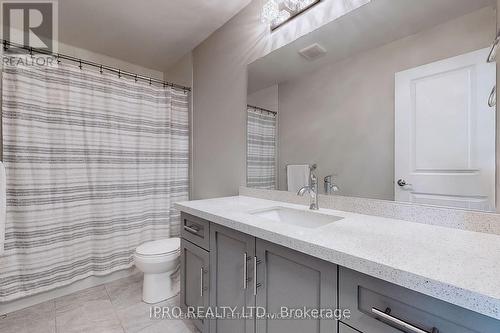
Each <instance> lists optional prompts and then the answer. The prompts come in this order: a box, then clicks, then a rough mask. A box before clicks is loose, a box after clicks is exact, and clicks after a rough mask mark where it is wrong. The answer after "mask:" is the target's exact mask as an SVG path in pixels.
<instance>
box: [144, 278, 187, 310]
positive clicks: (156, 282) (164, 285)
mask: <svg viewBox="0 0 500 333" xmlns="http://www.w3.org/2000/svg"><path fill="white" fill-rule="evenodd" d="M174 287H175V284H174V283H173V281H172V272H165V273H157V274H144V283H143V286H142V300H143V301H144V302H145V303H148V304H154V303H159V302H162V301H164V300H166V299H169V298H171V297H174V296H175V295H177V293H178V292H177V291H176V290H174V289H175V288H174Z"/></svg>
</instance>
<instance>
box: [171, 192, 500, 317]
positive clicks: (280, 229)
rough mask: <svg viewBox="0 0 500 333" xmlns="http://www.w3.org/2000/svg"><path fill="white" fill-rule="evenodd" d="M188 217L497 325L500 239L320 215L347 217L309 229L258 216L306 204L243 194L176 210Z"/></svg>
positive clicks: (345, 214)
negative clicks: (268, 210) (492, 320)
mask: <svg viewBox="0 0 500 333" xmlns="http://www.w3.org/2000/svg"><path fill="white" fill-rule="evenodd" d="M176 207H177V208H178V209H179V210H181V211H183V212H186V213H188V214H191V215H194V216H198V217H200V218H204V219H207V220H210V221H211V222H214V223H217V224H220V225H222V226H225V227H228V228H231V229H235V230H238V231H240V232H243V233H246V234H249V235H252V236H255V237H257V238H260V239H263V240H266V241H269V242H272V243H276V244H279V245H282V246H285V247H287V248H290V249H293V250H296V251H299V252H303V253H305V254H308V255H311V256H314V257H317V258H320V259H323V260H326V261H329V262H332V263H335V264H338V265H340V266H344V267H347V268H350V269H353V270H356V271H358V272H361V273H365V274H368V275H371V276H373V277H376V278H379V279H382V280H386V281H388V282H392V283H395V284H397V285H400V286H402V287H405V288H408V289H411V290H414V291H417V292H420V293H423V294H426V295H429V296H432V297H435V298H438V299H441V300H443V301H446V302H449V303H452V304H455V305H458V306H460V307H463V308H466V309H469V310H472V311H476V312H478V313H481V314H484V315H486V316H489V317H493V318H495V319H499V320H500V236H499V235H493V234H486V233H478V232H471V231H464V230H458V229H451V228H444V227H439V226H434V225H427V224H420V223H413V222H407V221H403V220H396V219H389V218H383V217H376V216H369V215H361V214H355V213H349V212H343V211H337V210H330V209H320V211H319V212H321V213H323V214H331V215H335V216H339V217H343V218H344V219H342V220H340V221H336V222H334V223H331V224H328V225H326V226H323V227H319V228H315V229H310V228H303V227H298V226H291V225H286V224H281V223H278V222H274V221H270V220H268V219H264V218H260V217H256V216H254V215H251V214H250V213H249V212H251V211H254V210H258V209H265V208H271V207H290V208H296V209H303V210H307V207H305V206H302V205H294V204H288V203H284V202H277V201H270V200H264V199H257V198H251V197H244V196H236V197H227V198H217V199H208V200H197V201H189V202H182V203H178V204H176Z"/></svg>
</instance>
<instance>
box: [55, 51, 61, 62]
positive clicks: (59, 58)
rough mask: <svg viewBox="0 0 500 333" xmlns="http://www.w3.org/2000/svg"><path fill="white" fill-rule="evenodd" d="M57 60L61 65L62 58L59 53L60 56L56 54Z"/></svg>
mask: <svg viewBox="0 0 500 333" xmlns="http://www.w3.org/2000/svg"><path fill="white" fill-rule="evenodd" d="M56 60H57V63H58V64H60V63H61V57H60V55H59V53H58V54H56Z"/></svg>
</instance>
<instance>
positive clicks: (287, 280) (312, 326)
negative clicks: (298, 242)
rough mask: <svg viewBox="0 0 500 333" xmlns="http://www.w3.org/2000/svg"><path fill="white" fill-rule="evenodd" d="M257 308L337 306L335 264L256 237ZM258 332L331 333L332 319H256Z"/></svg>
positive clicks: (277, 310)
mask: <svg viewBox="0 0 500 333" xmlns="http://www.w3.org/2000/svg"><path fill="white" fill-rule="evenodd" d="M256 255H257V259H258V261H257V262H258V264H257V282H258V286H259V287H258V289H257V298H256V300H257V307H263V308H265V309H266V312H267V314H269V315H271V316H272V315H274V314H279V313H280V310H281V307H286V308H288V309H303V308H304V307H305V308H307V309H318V310H321V309H331V310H332V311H333V310H335V309H336V308H337V266H336V265H334V264H331V263H327V262H324V261H322V260H320V259H316V258H312V257H310V256H307V255H305V254H302V253H299V252H296V251H292V250H290V249H287V248H284V247H281V246H279V245H275V244H272V243H269V242H265V241H262V240H259V239H257V243H256ZM259 262H260V263H259ZM256 332H257V333H303V332H318V333H334V332H337V322H336V321H335V320H334V319H322V320H321V319H303V320H302V319H279V320H276V319H274V320H273V319H269V318H267V317H266V318H264V319H260V318H257V320H256Z"/></svg>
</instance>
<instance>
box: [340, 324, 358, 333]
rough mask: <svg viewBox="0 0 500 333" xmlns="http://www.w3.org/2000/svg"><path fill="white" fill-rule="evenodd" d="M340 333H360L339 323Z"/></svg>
mask: <svg viewBox="0 0 500 333" xmlns="http://www.w3.org/2000/svg"><path fill="white" fill-rule="evenodd" d="M339 333H360V332H359V331H356V330H355V329H354V328H351V327H349V326H347V325H344V324H343V323H339Z"/></svg>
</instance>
